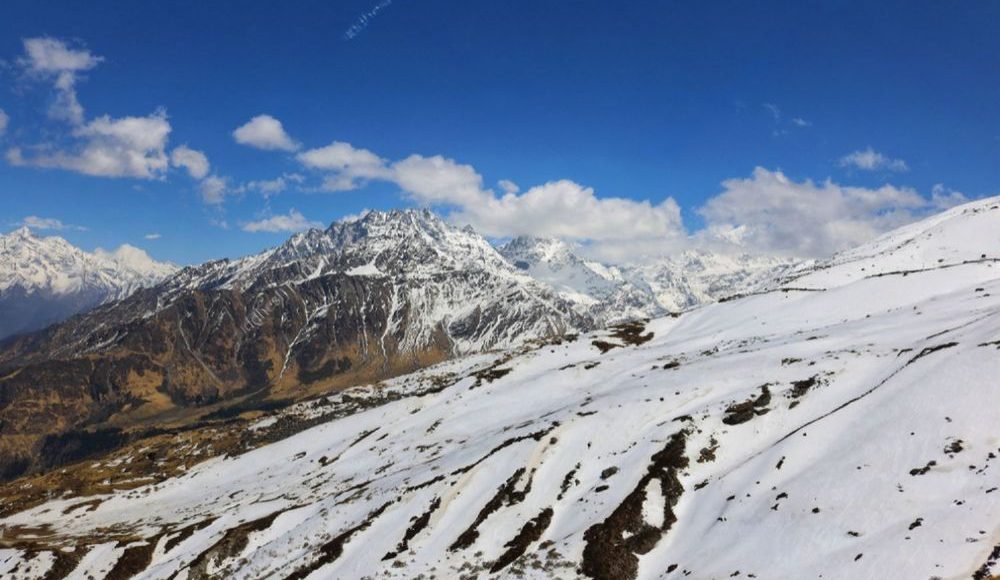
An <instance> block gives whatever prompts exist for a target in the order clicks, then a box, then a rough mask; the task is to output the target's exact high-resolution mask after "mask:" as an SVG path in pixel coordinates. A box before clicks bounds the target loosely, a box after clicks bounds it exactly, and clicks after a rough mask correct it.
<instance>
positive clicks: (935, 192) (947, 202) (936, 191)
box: [931, 183, 969, 211]
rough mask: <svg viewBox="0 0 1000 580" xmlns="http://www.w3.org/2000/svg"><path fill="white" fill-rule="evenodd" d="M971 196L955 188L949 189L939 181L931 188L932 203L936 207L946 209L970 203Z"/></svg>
mask: <svg viewBox="0 0 1000 580" xmlns="http://www.w3.org/2000/svg"><path fill="white" fill-rule="evenodd" d="M968 201H969V198H968V197H965V194H964V193H962V192H960V191H955V190H954V189H949V188H947V187H945V186H944V185H943V184H941V183H937V184H935V185H934V187H933V188H931V205H932V206H933V207H934V209H936V210H939V211H944V210H946V209H950V208H953V207H955V206H956V205H962V204H963V203H968Z"/></svg>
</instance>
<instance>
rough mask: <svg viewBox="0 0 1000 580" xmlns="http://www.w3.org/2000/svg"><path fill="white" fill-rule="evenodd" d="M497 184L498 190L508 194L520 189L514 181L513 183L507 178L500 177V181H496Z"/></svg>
mask: <svg viewBox="0 0 1000 580" xmlns="http://www.w3.org/2000/svg"><path fill="white" fill-rule="evenodd" d="M497 185H498V186H499V187H500V191H502V192H504V193H508V194H509V193H517V192H519V191H521V188H520V187H519V186H518V185H517V184H516V183H514V182H513V181H511V180H509V179H501V180H500V181H498V182H497Z"/></svg>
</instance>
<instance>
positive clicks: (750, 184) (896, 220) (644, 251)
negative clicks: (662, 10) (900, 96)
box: [280, 142, 965, 262]
mask: <svg viewBox="0 0 1000 580" xmlns="http://www.w3.org/2000/svg"><path fill="white" fill-rule="evenodd" d="M299 160H300V161H301V162H302V163H303V165H304V166H306V167H307V168H310V169H318V170H320V171H324V172H326V175H325V177H326V180H327V182H328V183H329V182H336V181H339V180H342V181H343V183H342V184H341V185H342V187H341V189H346V188H353V187H356V186H357V180H358V179H360V177H359V176H361V175H363V176H364V177H363V178H364V179H370V180H380V181H387V182H390V183H394V184H396V185H397V186H398V187H399V188H400V189H401V190H402V192H403V194H404V195H405V196H406V197H408V198H409V199H411V200H413V201H414V202H416V203H418V204H421V205H426V206H436V207H438V208H443V209H445V210H447V211H449V212H450V213H449V219H450V220H451V221H453V222H455V223H461V224H470V225H472V226H473V227H475V228H476V230H478V231H479V232H480V233H482V234H484V235H487V236H491V237H508V236H516V235H537V236H551V237H558V238H562V239H566V240H569V241H574V242H579V243H580V244H581V245H582V248H583V251H584V252H585V253H586V254H587V255H589V256H592V257H596V258H599V259H604V260H607V261H611V262H622V261H629V260H638V259H641V258H642V257H644V256H653V255H663V254H667V253H670V252H673V251H676V250H678V249H681V248H684V247H691V246H704V245H711V246H714V247H717V248H719V249H721V250H725V251H738V252H747V251H749V252H761V253H776V254H786V255H795V256H801V257H821V256H827V255H830V254H832V253H834V252H836V251H839V250H843V249H846V248H848V247H851V246H854V245H857V244H859V243H863V242H865V241H868V240H870V239H872V238H874V237H875V236H877V235H879V234H881V233H883V232H885V231H888V230H890V229H893V228H895V227H898V226H900V225H903V224H905V223H908V222H910V221H913V220H914V219H918V218H919V217H922V216H923V215H926V214H927V213H929V212H930V211H933V210H935V209H939V208H943V207H947V206H949V205H954V204H956V203H961V202H962V201H964V200H965V197H964V196H963V195H962V194H960V193H958V192H951V191H948V190H946V189H944V188H943V187H938V188H935V191H934V192H933V196H932V199H930V200H928V199H926V198H924V197H922V196H921V195H919V194H918V193H917V192H916V191H915V190H913V189H910V188H905V187H895V186H892V185H885V186H883V187H880V188H877V189H868V188H863V187H850V186H843V185H839V184H836V183H834V182H832V181H830V180H827V181H825V182H821V183H814V182H812V181H810V180H806V181H802V182H796V181H793V180H791V179H789V178H788V177H786V176H785V175H784V174H783V173H781V172H780V171H769V170H767V169H763V168H756V169H755V170H754V171H753V173H752V174H751V176H750V177H748V178H743V179H729V180H726V181H724V182H723V184H722V185H723V191H722V192H721V193H719V194H717V195H716V196H714V197H712V198H710V199H709V200H708V201H707V202H706V203H705V204H704V205H703V206H702V207H701V208H699V209H698V210H697V211H698V213H699V214H700V215H701V216H703V217H704V219H705V224H706V227H705V228H704V229H703V230H701V231H698V232H695V233H694V234H692V233H690V232H689V231H688V230H687V229H686V227H685V225H684V223H683V220H682V218H681V212H680V208H679V206H678V205H677V203H676V202H675V201H674V200H673V199H672V198H666V199H664V200H663V201H660V202H658V203H653V202H651V201H648V200H636V199H629V198H622V197H598V196H597V194H596V193H595V192H594V190H593V189H591V188H589V187H585V186H583V185H580V184H578V183H575V182H573V181H570V180H565V179H564V180H558V181H551V182H548V183H545V184H542V185H538V186H535V187H531V188H529V189H528V190H527V191H524V192H523V193H522V192H520V191H519V189H518V188H517V186H516V185H514V184H513V183H511V182H500V183H499V184H498V186H499V188H500V189H501V190H502V193H500V194H497V193H496V192H495V191H493V190H492V189H487V188H484V187H483V178H482V176H481V175H480V174H479V173H478V172H477V171H476V170H475V168H474V167H472V166H471V165H465V164H461V163H458V162H456V161H455V160H453V159H449V158H446V157H442V156H440V155H436V156H431V157H425V156H422V155H411V156H409V157H407V158H405V159H402V160H400V161H396V162H388V161H386V160H384V159H382V158H381V157H379V156H378V155H376V154H375V153H373V152H371V151H367V150H365V149H357V148H355V147H353V146H351V145H350V144H347V143H339V142H334V144H332V145H330V146H328V147H324V148H321V149H315V150H310V151H307V152H304V153H302V154H300V155H299ZM360 168H363V169H360ZM330 189H335V188H332V187H331V188H330ZM280 217H285V216H280Z"/></svg>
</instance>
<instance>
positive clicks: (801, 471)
mask: <svg viewBox="0 0 1000 580" xmlns="http://www.w3.org/2000/svg"><path fill="white" fill-rule="evenodd" d="M998 377H1000V200H998V199H996V198H994V199H990V200H984V201H979V202H975V203H972V204H968V205H966V206H962V207H960V208H956V209H954V210H951V211H949V212H947V213H945V214H942V215H941V216H935V217H934V218H931V219H930V220H926V221H924V222H921V223H919V224H915V225H913V226H908V227H907V228H904V229H902V230H899V231H898V232H894V233H892V234H890V235H888V236H885V237H883V238H880V239H879V240H876V241H875V242H873V243H872V244H869V245H867V246H864V247H862V248H858V249H856V250H852V251H851V252H847V253H845V254H842V255H840V256H837V257H835V258H833V259H832V260H830V261H829V262H825V263H820V264H812V265H808V266H805V267H802V268H801V269H800V270H799V271H798V272H796V273H795V274H794V275H793V276H792V277H790V278H789V279H786V280H785V282H784V286H783V287H781V288H779V289H777V290H774V291H770V292H764V293H761V294H756V295H752V296H748V297H744V298H739V299H734V300H729V301H726V302H723V303H718V304H712V305H708V306H704V307H700V308H696V309H694V310H691V311H688V312H686V313H684V314H681V315H679V316H676V317H667V318H660V319H656V320H652V321H650V322H648V323H644V324H643V323H637V324H628V325H623V326H620V327H617V328H614V329H610V330H608V331H602V332H598V333H594V334H589V335H580V336H578V337H568V338H566V339H563V340H558V341H555V342H553V343H550V344H544V345H536V346H533V347H531V348H527V349H522V351H520V352H516V353H515V352H505V353H495V354H487V355H474V356H470V357H466V358H462V359H458V360H455V361H452V362H448V363H444V364H441V365H437V366H435V367H432V368H429V369H425V370H423V371H420V372H418V373H415V374H412V375H408V376H404V377H400V378H397V379H394V380H391V381H386V382H385V383H384V384H382V385H380V386H377V387H369V388H359V389H352V390H351V391H348V392H344V393H341V394H336V395H332V396H330V397H329V398H327V399H326V400H325V401H324V404H328V405H332V406H337V405H344V406H347V405H348V404H349V403H350V404H355V403H356V401H357V400H358V399H359V398H360V399H364V397H366V396H367V395H366V393H371V392H372V390H373V389H380V390H383V391H387V392H391V393H393V394H394V395H395V396H393V397H391V398H387V399H391V400H388V402H384V403H380V404H377V405H373V406H370V407H365V406H364V405H361V406H360V407H357V408H358V410H357V412H353V413H352V414H347V415H346V416H343V417H341V418H338V419H336V420H331V421H328V422H325V423H323V424H320V425H318V426H316V427H313V428H311V429H309V430H307V431H303V432H301V433H299V434H297V435H294V436H291V437H289V438H286V439H283V440H281V441H278V442H276V443H272V444H270V445H267V446H264V447H261V448H259V449H256V450H254V451H251V452H248V453H246V454H243V455H240V456H237V457H219V458H215V459H211V460H209V461H206V462H203V463H201V464H198V465H194V466H192V467H191V468H190V469H189V470H188V471H187V473H185V474H184V475H182V476H180V477H176V478H173V479H170V480H167V481H165V482H163V483H159V484H155V485H150V486H146V487H140V488H138V489H133V490H130V491H122V492H120V493H116V494H113V495H105V496H83V497H63V498H58V497H57V498H53V499H52V500H51V501H49V502H48V503H45V504H43V505H41V506H38V507H35V508H32V509H29V510H26V511H23V512H20V513H16V514H13V515H10V516H8V517H7V518H6V519H3V520H0V540H2V542H0V545H7V546H12V545H13V543H12V541H13V540H17V541H18V542H20V544H19V545H18V546H17V547H10V548H6V549H2V548H0V576H3V577H5V578H7V577H9V578H42V577H46V574H47V573H49V572H50V571H56V572H58V574H57V575H55V576H53V575H51V574H50V575H49V576H48V577H69V578H87V577H94V578H103V577H126V576H128V575H129V574H136V576H135V577H139V578H164V579H166V578H178V579H184V578H218V577H228V578H279V579H284V578H314V579H318V578H364V577H372V578H376V577H378V578H383V577H389V578H432V577H433V578H441V579H444V578H474V577H487V576H489V575H490V574H495V575H496V576H499V577H525V578H576V577H596V578H698V579H709V578H720V579H721V578H731V577H736V578H760V579H765V578H775V579H801V578H828V579H842V578H878V579H885V578H941V579H951V578H977V579H985V578H989V577H991V576H992V575H995V574H1000V562H998V560H1000V490H998V488H1000V459H998V458H997V456H998V455H1000V430H998V428H997V412H998V409H1000V379H998ZM313 408H314V406H313V405H311V404H309V403H302V404H298V405H296V406H293V407H291V408H289V409H286V410H285V411H282V412H281V413H282V414H283V415H282V416H283V419H288V418H292V419H298V420H305V419H307V418H308V417H309V416H310V413H311V412H312V409H313ZM352 408H353V407H352ZM274 420H275V419H274V418H273V417H265V418H262V419H260V421H261V422H262V424H264V423H265V422H267V421H274ZM27 544H32V545H34V547H33V548H28V547H25V546H26V545H27Z"/></svg>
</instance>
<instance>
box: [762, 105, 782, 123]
mask: <svg viewBox="0 0 1000 580" xmlns="http://www.w3.org/2000/svg"><path fill="white" fill-rule="evenodd" d="M762 106H763V107H764V108H765V109H767V112H768V113H771V116H772V117H774V120H775V121H780V120H781V109H779V108H778V106H777V105H775V104H774V103H764V104H763V105H762Z"/></svg>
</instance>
